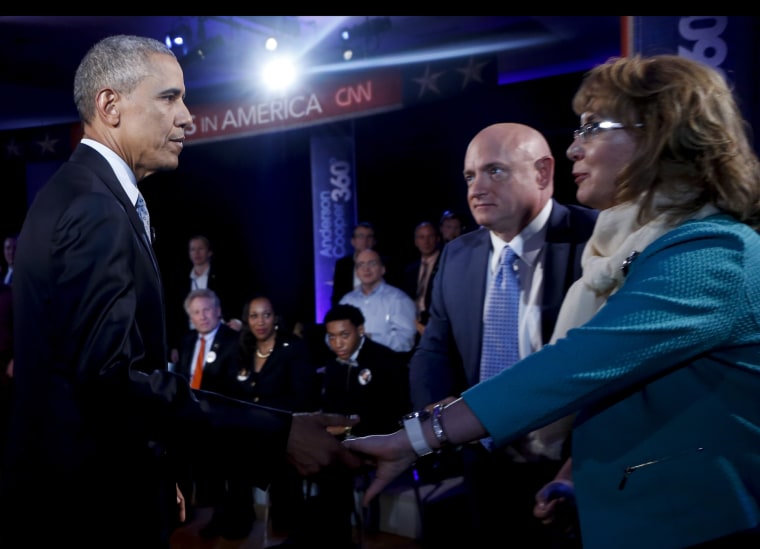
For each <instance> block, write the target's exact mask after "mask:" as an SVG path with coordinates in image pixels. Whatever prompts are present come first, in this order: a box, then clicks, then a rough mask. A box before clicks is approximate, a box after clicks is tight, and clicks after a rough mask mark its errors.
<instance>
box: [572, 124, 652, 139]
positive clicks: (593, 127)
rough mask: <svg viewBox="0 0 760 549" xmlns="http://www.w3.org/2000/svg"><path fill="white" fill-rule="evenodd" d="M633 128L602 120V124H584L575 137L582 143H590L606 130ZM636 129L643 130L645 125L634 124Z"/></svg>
mask: <svg viewBox="0 0 760 549" xmlns="http://www.w3.org/2000/svg"><path fill="white" fill-rule="evenodd" d="M630 127H631V126H626V125H625V124H621V123H620V122H611V121H609V120H602V121H600V122H589V123H588V124H583V126H581V127H580V128H578V129H577V130H575V131H574V132H573V137H574V138H575V139H580V140H581V141H588V140H589V139H591V138H592V137H594V136H595V135H597V134H598V133H600V132H603V131H606V130H626V129H629V128H630ZM633 127H634V128H643V127H644V124H634V125H633Z"/></svg>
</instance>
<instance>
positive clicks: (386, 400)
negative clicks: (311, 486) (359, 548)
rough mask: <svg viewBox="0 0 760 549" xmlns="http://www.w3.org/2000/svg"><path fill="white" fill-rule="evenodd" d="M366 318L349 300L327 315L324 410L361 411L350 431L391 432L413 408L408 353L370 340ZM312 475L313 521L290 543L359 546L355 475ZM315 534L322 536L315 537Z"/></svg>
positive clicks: (345, 471) (346, 548) (310, 515)
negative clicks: (314, 491) (355, 523)
mask: <svg viewBox="0 0 760 549" xmlns="http://www.w3.org/2000/svg"><path fill="white" fill-rule="evenodd" d="M364 321H365V317H364V315H363V314H362V311H361V309H359V308H358V307H355V306H353V305H348V304H339V305H336V306H335V307H333V308H332V309H330V310H329V311H328V312H327V313H326V314H325V318H324V325H325V332H326V335H325V342H326V343H327V346H328V347H329V349H330V351H331V355H332V358H330V359H329V360H328V361H327V363H326V364H325V366H324V367H323V368H320V370H319V371H320V372H321V373H322V376H323V382H322V409H323V410H325V411H326V412H334V413H338V414H345V415H351V414H358V415H359V417H360V418H361V421H360V422H359V423H358V424H357V425H356V426H355V427H353V428H352V431H351V435H357V436H363V435H368V434H382V433H392V432H394V431H396V430H397V429H398V421H399V418H400V417H402V416H403V415H404V414H406V413H407V412H409V410H410V401H409V370H408V354H407V353H402V352H398V351H394V350H393V349H391V348H389V347H387V346H385V345H382V344H380V343H377V342H376V341H372V340H371V339H370V338H369V337H367V336H366V335H365V330H364ZM330 431H331V432H332V433H333V434H335V435H336V436H338V437H339V438H341V439H342V438H344V437H345V436H346V434H348V433H347V432H346V430H344V429H340V428H331V429H330ZM314 478H315V481H316V483H317V496H316V497H315V498H314V500H312V501H311V502H310V503H312V504H313V505H310V510H311V511H310V512H309V513H308V514H307V518H308V520H309V523H308V524H309V525H308V526H307V527H305V528H302V529H301V532H302V534H296V535H295V536H294V538H293V540H292V541H293V542H294V543H295V546H296V547H298V548H301V547H315V546H320V547H331V548H335V549H351V548H352V547H355V545H353V541H352V526H351V517H352V513H353V512H354V510H355V504H354V488H355V473H354V472H353V471H350V470H348V469H345V468H338V469H336V468H333V469H330V470H324V471H322V472H321V473H319V474H318V475H317V476H315V477H314ZM373 510H374V511H377V508H376V507H374V508H373ZM318 532H319V533H321V534H318ZM302 536H304V537H302ZM314 536H319V537H318V538H317V539H316V540H315V539H314ZM322 536H324V537H322Z"/></svg>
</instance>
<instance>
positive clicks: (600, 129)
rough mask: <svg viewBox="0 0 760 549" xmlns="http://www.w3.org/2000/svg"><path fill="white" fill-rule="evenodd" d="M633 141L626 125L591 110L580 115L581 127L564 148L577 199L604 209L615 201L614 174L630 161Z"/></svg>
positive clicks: (590, 205)
mask: <svg viewBox="0 0 760 549" xmlns="http://www.w3.org/2000/svg"><path fill="white" fill-rule="evenodd" d="M635 150H636V141H635V140H634V138H633V135H632V133H631V132H630V131H629V128H626V127H623V126H622V125H621V124H619V123H617V121H613V120H610V119H607V118H602V117H600V116H597V115H596V114H595V113H593V112H585V113H583V114H582V115H581V128H580V129H579V130H576V132H575V138H574V139H573V142H572V143H571V144H570V147H569V148H568V149H567V157H568V158H569V159H570V160H572V161H573V178H574V179H575V184H576V185H577V186H578V189H577V190H576V193H575V196H576V198H577V199H578V202H580V203H581V204H583V205H585V206H588V207H590V208H595V209H597V210H605V209H607V208H611V207H612V206H614V205H615V192H616V188H615V178H616V177H617V175H618V174H619V173H620V172H621V170H622V169H623V168H624V167H625V166H626V165H627V164H628V163H629V162H630V161H631V158H633V153H634V151H635Z"/></svg>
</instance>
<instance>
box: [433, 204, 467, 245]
mask: <svg viewBox="0 0 760 549" xmlns="http://www.w3.org/2000/svg"><path fill="white" fill-rule="evenodd" d="M466 230H467V227H466V226H465V222H464V218H463V216H462V215H461V214H459V213H457V212H452V211H451V210H446V211H445V212H443V215H441V220H440V221H439V222H438V231H439V232H440V233H441V244H442V245H446V244H448V243H449V242H451V241H452V240H454V239H455V238H456V237H458V236H461V235H462V233H464V232H465V231H466Z"/></svg>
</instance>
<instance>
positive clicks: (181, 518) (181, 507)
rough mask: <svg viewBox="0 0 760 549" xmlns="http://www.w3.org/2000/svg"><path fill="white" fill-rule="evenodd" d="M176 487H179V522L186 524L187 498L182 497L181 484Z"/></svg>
mask: <svg viewBox="0 0 760 549" xmlns="http://www.w3.org/2000/svg"><path fill="white" fill-rule="evenodd" d="M176 486H177V511H178V514H179V521H180V522H185V519H186V518H187V508H186V505H185V496H183V495H182V491H181V490H180V489H179V484H177V485H176Z"/></svg>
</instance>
